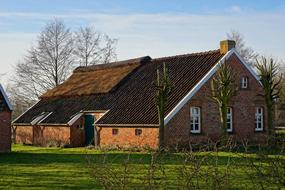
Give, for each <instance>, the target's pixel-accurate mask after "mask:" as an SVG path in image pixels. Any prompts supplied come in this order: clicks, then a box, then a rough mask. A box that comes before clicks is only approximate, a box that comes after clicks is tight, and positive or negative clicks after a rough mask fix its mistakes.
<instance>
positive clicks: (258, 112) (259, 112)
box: [255, 107, 264, 131]
mask: <svg viewBox="0 0 285 190" xmlns="http://www.w3.org/2000/svg"><path fill="white" fill-rule="evenodd" d="M263 113H264V111H263V107H256V108H255V131H263V127H264V126H263V125H264V121H263ZM259 124H260V126H261V127H259Z"/></svg>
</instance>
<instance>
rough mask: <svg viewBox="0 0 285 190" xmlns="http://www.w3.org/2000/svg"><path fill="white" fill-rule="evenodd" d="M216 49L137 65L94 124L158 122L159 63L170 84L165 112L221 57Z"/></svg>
mask: <svg viewBox="0 0 285 190" xmlns="http://www.w3.org/2000/svg"><path fill="white" fill-rule="evenodd" d="M222 56H223V55H221V54H220V52H219V50H216V51H209V52H204V53H195V54H186V55H181V56H173V57H164V58H158V59H152V61H151V62H149V63H147V64H145V65H144V66H143V67H140V68H139V69H138V70H137V72H136V73H134V74H133V75H132V76H130V78H129V82H128V83H125V84H124V85H123V86H122V87H121V89H122V90H121V91H120V92H119V93H118V97H120V98H119V99H118V100H117V101H116V104H114V106H113V107H112V109H110V111H109V112H108V113H107V114H105V115H104V116H103V117H102V118H101V119H100V120H99V121H98V122H97V124H158V116H157V110H156V106H155V89H154V86H153V84H152V83H153V81H155V79H156V70H157V69H160V70H162V67H163V63H165V65H166V67H167V68H168V71H169V76H170V81H171V83H172V85H173V89H172V92H171V93H170V95H169V98H168V102H167V104H166V115H167V114H168V113H169V112H170V111H171V110H172V109H173V108H174V107H175V105H176V104H178V102H179V101H180V100H181V99H182V98H183V97H184V96H185V95H186V94H187V93H188V92H189V91H190V90H191V89H192V88H193V87H194V86H195V84H197V83H198V82H199V81H200V80H201V79H202V78H203V76H204V75H205V74H206V73H207V72H208V71H209V70H210V69H211V68H212V67H213V66H214V65H215V64H216V63H217V62H218V61H219V60H220V59H221V57H222Z"/></svg>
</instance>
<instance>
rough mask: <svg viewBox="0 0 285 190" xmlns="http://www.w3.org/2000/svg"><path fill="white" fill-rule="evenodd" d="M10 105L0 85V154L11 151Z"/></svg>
mask: <svg viewBox="0 0 285 190" xmlns="http://www.w3.org/2000/svg"><path fill="white" fill-rule="evenodd" d="M12 110H13V109H12V105H11V103H10V102H9V99H8V97H7V95H6V93H5V91H4V89H3V87H2V85H1V84H0V152H10V151H11V114H12Z"/></svg>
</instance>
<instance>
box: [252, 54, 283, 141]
mask: <svg viewBox="0 0 285 190" xmlns="http://www.w3.org/2000/svg"><path fill="white" fill-rule="evenodd" d="M255 66H256V69H257V71H258V74H259V76H260V82H261V84H262V86H263V90H264V95H263V96H264V99H265V102H266V107H267V119H268V131H269V135H270V137H272V136H273V135H274V123H273V122H274V116H273V113H274V105H275V102H276V100H277V99H278V98H279V97H280V93H281V90H282V88H281V80H282V76H280V74H279V68H280V67H279V65H278V63H277V62H276V61H274V60H273V59H272V58H265V57H261V59H260V60H258V59H256V65H255Z"/></svg>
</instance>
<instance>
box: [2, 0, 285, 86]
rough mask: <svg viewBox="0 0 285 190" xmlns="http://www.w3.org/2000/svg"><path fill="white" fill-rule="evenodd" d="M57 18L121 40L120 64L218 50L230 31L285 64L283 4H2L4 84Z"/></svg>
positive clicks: (162, 0) (203, 0)
mask: <svg viewBox="0 0 285 190" xmlns="http://www.w3.org/2000/svg"><path fill="white" fill-rule="evenodd" d="M54 18H59V19H62V20H63V21H64V22H65V23H66V25H67V26H68V27H70V28H71V30H73V31H76V30H78V28H80V27H81V26H94V28H95V29H96V30H98V31H100V32H102V33H106V34H108V35H109V36H111V37H113V38H117V39H118V44H117V57H118V60H123V59H128V58H134V57H140V56H145V55H149V56H151V57H153V58H154V57H161V56H171V55H177V54H184V53H191V52H199V51H207V50H212V49H218V48H219V41H221V40H223V39H226V33H228V32H230V31H232V30H237V31H239V32H240V33H241V34H243V36H244V39H245V41H246V44H247V45H248V46H249V47H251V48H252V49H254V50H255V51H257V52H258V53H260V54H263V55H266V56H273V57H275V58H277V59H283V60H285V45H284V44H285V1H284V0H251V1H248V0H230V1H229V0H215V1H213V0H199V1H197V0H177V1H174V0H141V1H138V0H108V1H106V0H0V75H1V76H2V77H0V83H2V84H3V85H4V86H6V85H7V84H8V83H9V80H10V78H11V76H12V75H13V70H14V68H15V64H16V63H17V62H19V61H20V60H21V59H23V57H24V56H25V54H26V52H27V50H28V49H29V48H30V47H31V46H32V45H35V44H36V39H37V36H38V34H39V32H40V31H41V30H42V29H43V27H44V26H45V24H46V23H47V22H48V21H50V20H52V19H54ZM3 74H4V75H3Z"/></svg>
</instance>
